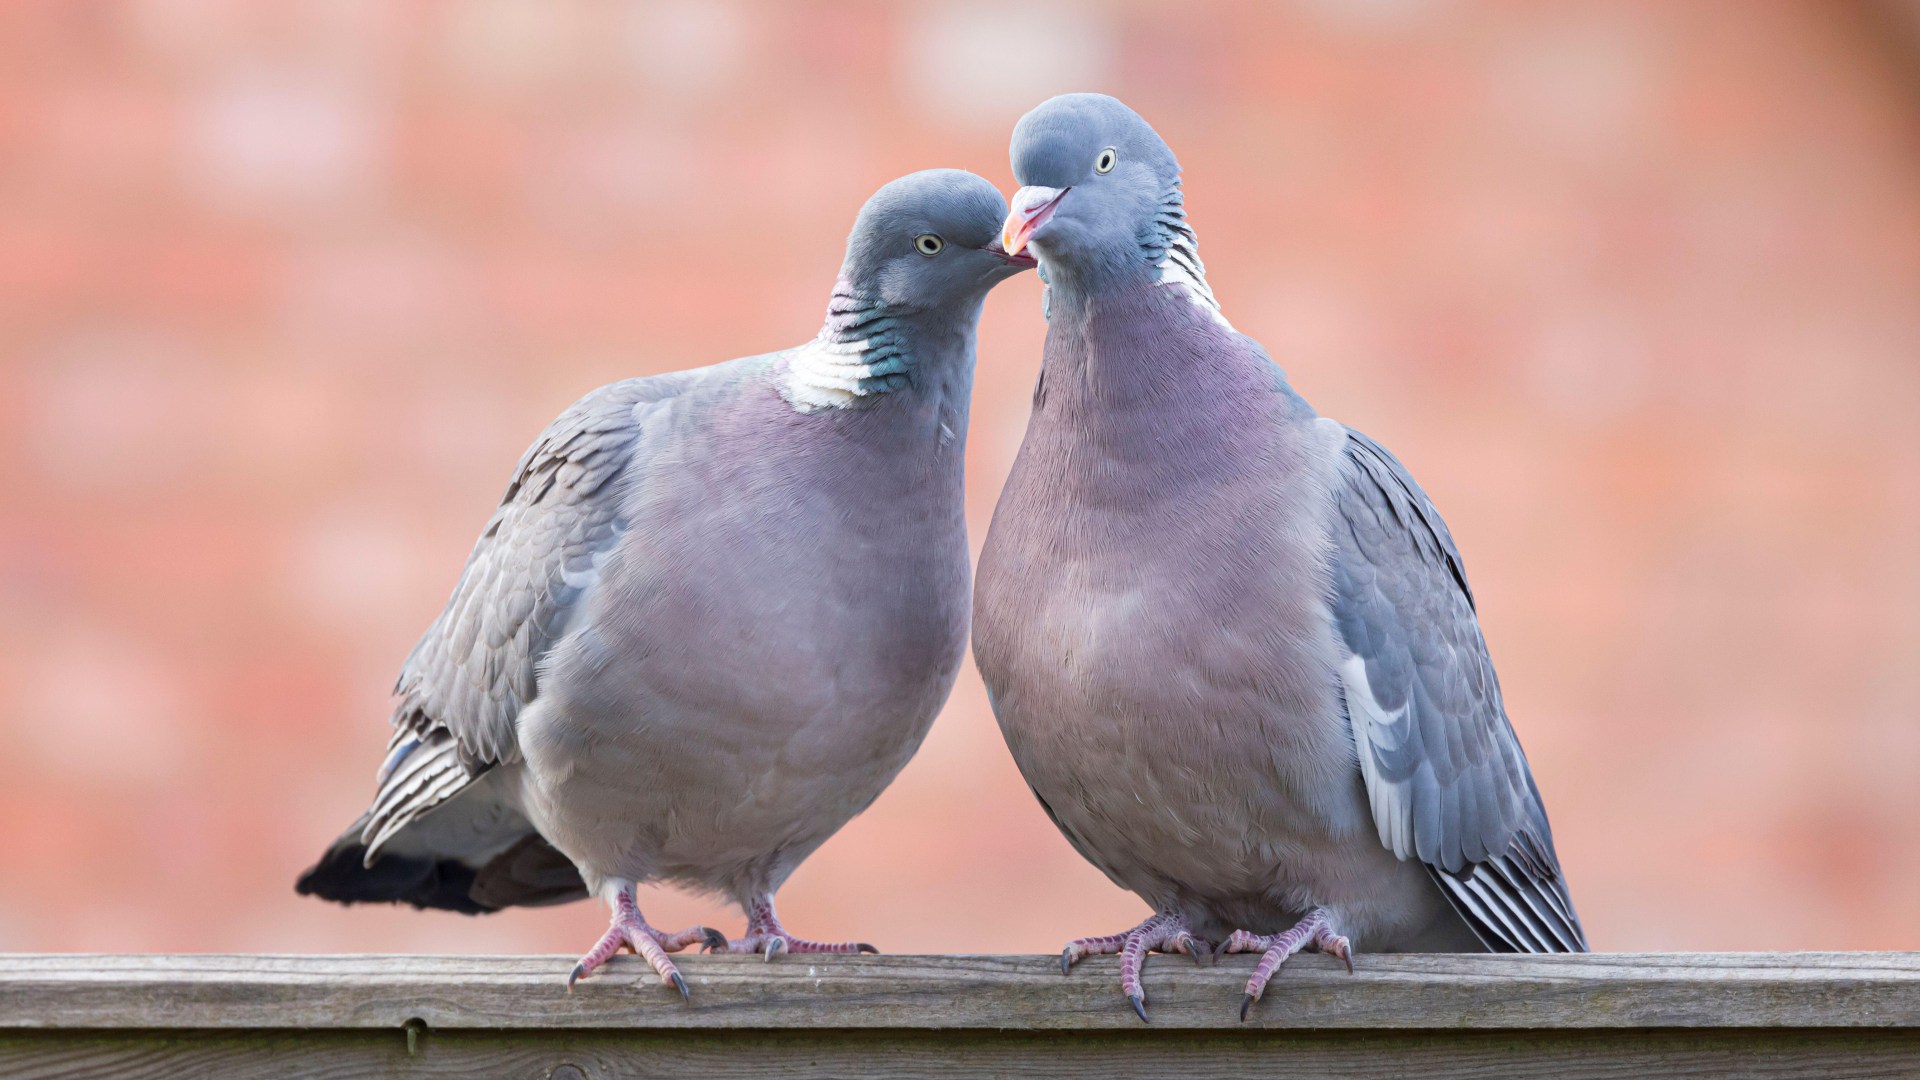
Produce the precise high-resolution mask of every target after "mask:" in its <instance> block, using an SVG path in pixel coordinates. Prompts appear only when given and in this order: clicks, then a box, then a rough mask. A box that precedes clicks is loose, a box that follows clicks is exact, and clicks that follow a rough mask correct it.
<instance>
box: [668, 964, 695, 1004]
mask: <svg viewBox="0 0 1920 1080" xmlns="http://www.w3.org/2000/svg"><path fill="white" fill-rule="evenodd" d="M667 979H668V980H669V981H670V982H672V983H673V988H674V989H675V990H678V991H680V1000H682V1001H684V1002H686V1003H687V1004H689V1005H691V1004H693V992H692V991H690V990H688V989H687V980H685V979H683V978H681V977H680V973H679V972H678V971H670V972H668V973H667Z"/></svg>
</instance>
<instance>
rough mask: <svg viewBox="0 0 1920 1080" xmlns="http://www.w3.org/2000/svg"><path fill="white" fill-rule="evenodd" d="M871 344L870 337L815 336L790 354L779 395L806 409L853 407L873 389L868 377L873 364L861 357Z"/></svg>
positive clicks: (871, 372) (816, 410)
mask: <svg viewBox="0 0 1920 1080" xmlns="http://www.w3.org/2000/svg"><path fill="white" fill-rule="evenodd" d="M872 347H873V340H872V339H871V338H861V339H859V340H857V341H829V340H827V339H826V338H825V337H824V336H822V337H817V338H814V339H813V340H812V341H809V342H807V343H806V344H805V345H802V346H800V347H799V348H797V349H795V350H793V352H792V354H791V355H789V356H788V357H787V371H786V374H785V375H784V376H783V377H782V378H781V380H780V396H781V397H784V398H786V399H787V402H788V404H790V405H792V406H793V407H794V409H796V410H797V411H799V412H803V413H810V412H819V411H820V410H822V409H845V408H848V407H850V406H851V405H853V404H854V403H855V402H857V401H859V400H860V399H861V398H863V397H866V396H868V395H870V394H872V393H873V391H872V390H871V389H869V388H868V387H867V385H866V380H867V379H870V378H872V377H873V366H872V365H871V364H866V363H863V362H862V361H861V358H862V357H863V355H864V354H865V353H866V352H867V351H868V350H869V349H871V348H872Z"/></svg>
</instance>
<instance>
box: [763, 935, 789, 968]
mask: <svg viewBox="0 0 1920 1080" xmlns="http://www.w3.org/2000/svg"><path fill="white" fill-rule="evenodd" d="M786 951H787V939H786V938H778V937H777V938H769V939H768V940H767V956H766V962H767V963H772V962H773V958H774V957H775V956H776V955H778V954H780V953H783V952H786Z"/></svg>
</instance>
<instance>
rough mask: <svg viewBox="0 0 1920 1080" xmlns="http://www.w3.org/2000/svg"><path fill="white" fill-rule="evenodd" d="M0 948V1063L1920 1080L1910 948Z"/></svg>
mask: <svg viewBox="0 0 1920 1080" xmlns="http://www.w3.org/2000/svg"><path fill="white" fill-rule="evenodd" d="M1359 960H1360V966H1359V973H1358V974H1356V975H1352V976H1349V975H1347V974H1346V972H1345V971H1343V970H1341V969H1340V968H1339V967H1338V966H1337V965H1336V964H1335V963H1334V962H1333V961H1331V960H1330V959H1328V958H1325V957H1320V956H1302V957H1299V958H1296V959H1295V960H1293V961H1291V962H1290V963H1289V964H1288V966H1287V968H1286V970H1285V971H1284V972H1283V974H1282V975H1281V976H1280V977H1278V978H1277V979H1276V980H1275V982H1274V984H1273V986H1272V988H1271V989H1270V990H1269V991H1268V993H1267V996H1266V999H1265V1000H1264V1001H1262V1002H1261V1003H1260V1004H1259V1005H1258V1006H1257V1007H1256V1008H1255V1010H1254V1015H1253V1018H1252V1019H1251V1020H1250V1021H1249V1022H1247V1023H1244V1024H1243V1023H1241V1022H1240V1021H1239V1019H1238V1010H1239V1004H1240V988H1241V986H1242V984H1243V983H1244V981H1245V979H1246V975H1247V972H1248V970H1249V968H1251V966H1252V964H1253V958H1252V957H1250V956H1237V957H1227V958H1223V959H1222V960H1221V961H1220V963H1219V964H1218V965H1217V966H1205V967H1196V966H1194V965H1193V964H1192V963H1190V962H1189V961H1188V960H1187V959H1186V958H1184V957H1178V956H1157V957H1155V958H1154V959H1153V960H1152V962H1151V963H1150V964H1149V965H1148V970H1149V974H1148V976H1147V980H1146V982H1147V1000H1148V1009H1149V1012H1150V1014H1151V1016H1152V1021H1153V1022H1152V1023H1151V1024H1150V1025H1143V1024H1141V1023H1140V1021H1139V1020H1138V1019H1136V1018H1135V1017H1134V1015H1133V1013H1132V1012H1131V1011H1130V1010H1129V1009H1128V1008H1127V1005H1126V1002H1125V1000H1124V999H1123V998H1122V997H1121V996H1120V993H1119V990H1118V988H1117V981H1118V980H1117V975H1116V972H1115V965H1114V961H1113V960H1112V958H1095V959H1092V960H1088V961H1084V962H1082V964H1081V965H1080V966H1079V967H1077V968H1076V969H1075V970H1074V973H1073V974H1072V975H1071V976H1064V977H1063V976H1062V975H1061V974H1060V971H1059V960H1058V958H1057V957H1050V956H866V957H804V956H786V957H781V958H779V959H777V960H775V961H773V962H772V963H765V962H762V961H760V960H759V959H757V958H754V957H730V956H695V957H690V958H687V959H684V960H682V961H680V963H681V967H682V971H683V972H684V973H685V974H686V977H687V981H688V983H689V984H690V985H691V987H692V989H693V1003H692V1005H686V1004H683V1003H682V1002H681V1001H680V998H679V996H678V995H677V994H675V993H673V992H672V991H671V990H668V989H666V988H664V987H662V986H661V985H660V984H659V983H658V981H657V980H655V979H654V978H653V977H652V974H651V972H648V971H646V970H645V969H644V967H643V966H642V965H641V964H640V963H639V962H638V961H635V960H633V959H631V958H628V957H621V958H619V959H617V960H615V961H614V963H613V964H612V965H611V967H610V968H609V969H608V970H607V972H606V973H604V974H602V975H600V976H598V977H595V978H591V979H588V980H585V981H583V982H581V983H580V985H579V986H578V987H577V988H576V989H575V991H574V992H573V993H572V994H568V993H567V991H566V989H565V981H564V980H565V974H566V971H567V969H568V968H569V967H570V966H571V964H572V959H571V958H566V957H557V956H555V957H426V956H417V957H415V956H0V1077H9V1078H11V1077H32V1078H50V1077H74V1078H81V1077H85V1078H89V1080H91V1078H94V1077H107V1076H135V1077H172V1076H219V1077H229V1076H234V1077H251V1076H261V1077H266V1076H272V1077H289V1078H317V1077H467V1076H506V1077H539V1078H550V1080H586V1078H599V1077H633V1076H642V1077H645V1076H663V1077H665V1076H671V1077H675V1078H676V1080H695V1078H700V1077H733V1076H749V1075H754V1076H780V1077H796V1078H809V1077H876V1076H887V1077H918V1076H928V1077H980V1076H1057V1077H1079V1076H1085V1077H1098V1078H1100V1080H1125V1078H1129V1077H1165V1076H1201V1075H1214V1074H1220V1075H1233V1076H1276V1077H1306V1076H1314V1077H1320V1076H1356V1077H1386V1076H1414V1077H1418V1078H1420V1080H1441V1078H1446V1077H1477V1078H1478V1077H1534V1076H1543V1075H1547V1076H1552V1077H1553V1078H1554V1080H1567V1078H1572V1077H1582V1076H1608V1077H1637V1076H1659V1077H1662V1078H1679V1077H1694V1076H1754V1077H1775V1076H1777V1077H1803V1076H1852V1077H1883V1076H1884V1077H1913V1076H1920V953H1782V954H1758V953H1754V954H1724V953H1687V954H1669V955H1629V954H1600V955H1594V956H1547V957H1539V956H1381V955H1362V956H1361V957H1360V958H1359Z"/></svg>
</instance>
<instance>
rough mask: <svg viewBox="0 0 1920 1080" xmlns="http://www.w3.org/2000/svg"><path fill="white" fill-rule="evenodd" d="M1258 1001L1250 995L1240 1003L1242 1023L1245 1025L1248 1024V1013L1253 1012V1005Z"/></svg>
mask: <svg viewBox="0 0 1920 1080" xmlns="http://www.w3.org/2000/svg"><path fill="white" fill-rule="evenodd" d="M1258 1000H1260V999H1259V998H1256V997H1254V996H1253V995H1252V994H1248V995H1247V996H1246V997H1245V998H1242V999H1241V1001H1240V1022H1241V1023H1243V1024H1244V1023H1246V1022H1247V1013H1248V1012H1250V1011H1252V1009H1253V1003H1254V1002H1256V1001H1258Z"/></svg>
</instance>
